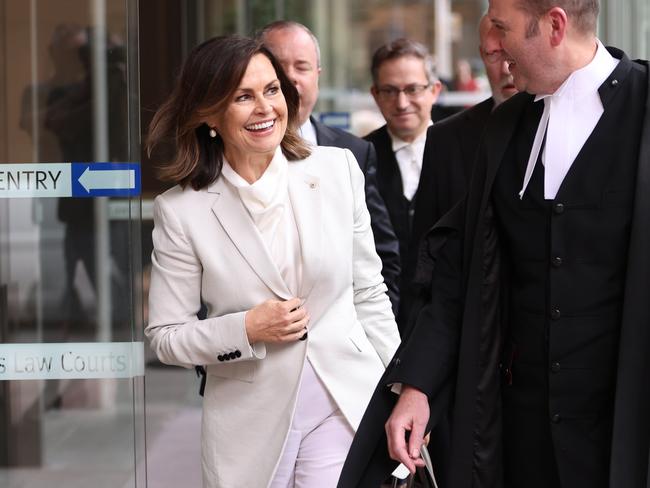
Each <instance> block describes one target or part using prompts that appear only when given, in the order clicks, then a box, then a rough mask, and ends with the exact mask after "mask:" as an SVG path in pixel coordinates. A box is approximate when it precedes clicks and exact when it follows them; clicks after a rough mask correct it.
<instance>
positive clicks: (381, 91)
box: [377, 84, 431, 100]
mask: <svg viewBox="0 0 650 488" xmlns="http://www.w3.org/2000/svg"><path fill="white" fill-rule="evenodd" d="M430 86H431V84H426V85H418V84H413V85H406V86H405V87H404V88H397V87H396V86H390V85H387V86H380V87H379V88H377V96H378V97H379V98H381V99H382V100H395V99H397V97H399V94H400V93H404V95H405V96H406V98H409V99H414V98H418V97H419V96H420V95H422V94H423V93H424V90H426V89H427V88H429V87H430Z"/></svg>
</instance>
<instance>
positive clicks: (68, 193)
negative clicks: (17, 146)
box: [0, 163, 141, 198]
mask: <svg viewBox="0 0 650 488" xmlns="http://www.w3.org/2000/svg"><path fill="white" fill-rule="evenodd" d="M140 181H141V179H140V164H138V163H42V164H34V163H29V164H0V198H46V197H130V196H137V195H139V194H140V188H141V184H140Z"/></svg>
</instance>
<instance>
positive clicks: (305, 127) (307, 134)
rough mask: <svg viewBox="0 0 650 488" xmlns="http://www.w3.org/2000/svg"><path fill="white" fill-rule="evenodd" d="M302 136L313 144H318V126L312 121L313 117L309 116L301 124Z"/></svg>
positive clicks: (300, 131)
mask: <svg viewBox="0 0 650 488" xmlns="http://www.w3.org/2000/svg"><path fill="white" fill-rule="evenodd" d="M299 133H300V137H302V138H303V139H304V140H305V141H307V142H308V143H309V144H311V145H312V146H316V145H318V139H317V137H316V128H315V127H314V124H312V123H311V119H309V118H307V120H306V121H305V123H304V124H302V125H301V126H300V129H299Z"/></svg>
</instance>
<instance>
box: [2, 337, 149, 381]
mask: <svg viewBox="0 0 650 488" xmlns="http://www.w3.org/2000/svg"><path fill="white" fill-rule="evenodd" d="M143 375H144V343H143V342H78V343H49V344H47V343H46V344H42V343H37V344H0V381H1V380H55V379H80V378H83V379H88V378H133V377H136V376H143Z"/></svg>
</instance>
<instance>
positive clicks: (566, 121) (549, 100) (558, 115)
mask: <svg viewBox="0 0 650 488" xmlns="http://www.w3.org/2000/svg"><path fill="white" fill-rule="evenodd" d="M596 42H597V49H596V55H595V56H594V59H593V60H592V61H591V62H590V63H589V64H588V65H586V66H584V67H583V68H580V69H579V70H576V71H574V72H573V73H571V75H569V77H568V78H567V79H566V80H565V81H564V83H562V85H561V86H560V87H559V88H558V89H557V90H556V91H555V93H552V94H550V95H537V96H536V97H535V101H538V100H544V112H543V113H542V118H541V119H540V122H539V126H538V127H537V133H536V134H535V139H534V141H533V147H532V150H531V153H530V157H529V158H528V165H527V167H526V173H525V176H524V182H523V186H522V188H521V191H520V192H519V197H520V198H523V195H524V192H525V191H526V187H527V186H528V183H529V182H530V178H531V176H532V174H533V170H534V169H535V164H536V163H537V159H538V156H539V151H540V149H541V146H542V141H543V140H544V132H546V144H545V147H544V151H543V152H542V163H543V164H544V198H545V199H547V200H553V199H554V198H555V195H557V192H558V190H559V188H560V185H561V184H562V181H564V177H565V176H566V174H567V173H568V172H569V169H570V168H571V165H572V164H573V161H575V159H576V157H577V156H578V154H579V153H580V150H581V149H582V146H584V144H585V142H586V141H587V139H588V138H589V136H590V135H591V133H592V132H593V130H594V128H595V127H596V124H597V123H598V121H599V120H600V117H601V116H602V114H603V112H604V108H603V103H602V101H601V100H600V95H599V93H598V89H599V88H600V86H601V85H602V84H603V83H604V82H605V80H606V79H607V78H608V77H609V75H610V74H611V73H612V71H614V68H616V65H617V64H618V62H619V60H618V59H616V58H614V57H613V56H612V55H611V54H609V52H608V51H607V49H606V48H605V46H603V44H602V43H601V42H600V41H599V40H598V39H597V40H596Z"/></svg>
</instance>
